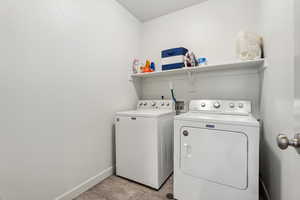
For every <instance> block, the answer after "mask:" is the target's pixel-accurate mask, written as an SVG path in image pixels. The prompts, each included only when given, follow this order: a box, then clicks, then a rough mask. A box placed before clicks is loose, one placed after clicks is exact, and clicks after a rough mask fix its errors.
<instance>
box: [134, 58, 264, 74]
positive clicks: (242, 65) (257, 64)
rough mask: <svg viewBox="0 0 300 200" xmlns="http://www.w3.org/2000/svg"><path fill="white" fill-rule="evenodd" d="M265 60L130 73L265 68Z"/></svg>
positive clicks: (178, 72) (174, 72)
mask: <svg viewBox="0 0 300 200" xmlns="http://www.w3.org/2000/svg"><path fill="white" fill-rule="evenodd" d="M266 67H267V66H266V64H265V60H264V59H259V60H252V61H237V62H231V63H223V64H216V65H206V66H203V67H188V68H181V69H174V70H169V71H159V72H150V73H139V74H132V75H131V77H132V78H151V77H159V76H170V75H178V74H185V73H188V74H190V73H201V72H208V71H221V70H235V69H236V70H239V69H246V68H255V69H257V70H259V71H260V70H263V69H264V68H266Z"/></svg>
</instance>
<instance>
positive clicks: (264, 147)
mask: <svg viewBox="0 0 300 200" xmlns="http://www.w3.org/2000/svg"><path fill="white" fill-rule="evenodd" d="M263 130H264V127H263V123H262V126H261V142H260V147H261V148H260V174H261V175H262V179H263V181H264V182H265V184H266V186H267V188H268V192H270V191H273V193H270V196H271V199H272V200H278V199H280V198H281V190H282V180H281V174H282V166H281V161H280V158H279V157H278V155H276V152H274V149H273V148H272V146H271V144H269V143H268V141H267V139H266V137H265V136H266V133H264V131H263ZM270 187H272V190H270Z"/></svg>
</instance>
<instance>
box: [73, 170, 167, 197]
mask: <svg viewBox="0 0 300 200" xmlns="http://www.w3.org/2000/svg"><path fill="white" fill-rule="evenodd" d="M172 192H173V178H172V177H171V178H169V180H168V181H167V182H166V183H165V184H164V185H163V187H162V188H161V189H160V190H159V191H156V190H152V189H150V188H148V187H145V186H143V185H139V184H137V183H133V182H130V181H128V180H126V179H122V178H119V177H117V176H111V177H109V178H107V179H105V180H104V181H103V182H101V183H99V184H98V185H96V186H95V187H93V188H91V189H90V190H88V191H87V192H85V193H83V194H81V195H80V196H79V197H77V198H75V199H74V200H167V197H166V195H167V194H168V193H172Z"/></svg>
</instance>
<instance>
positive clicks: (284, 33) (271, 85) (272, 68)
mask: <svg viewBox="0 0 300 200" xmlns="http://www.w3.org/2000/svg"><path fill="white" fill-rule="evenodd" d="M293 3H294V0H287V1H273V0H262V1H261V10H260V14H261V15H260V25H261V30H262V35H263V37H264V45H265V51H266V57H267V61H268V65H269V67H268V69H267V70H266V71H265V73H264V80H263V90H262V94H263V96H262V106H261V113H262V116H263V119H264V130H263V131H264V133H263V136H262V137H263V140H262V146H261V153H262V154H261V173H262V174H263V177H264V179H265V181H266V183H267V185H268V187H269V189H270V193H271V199H272V200H287V199H288V200H292V199H293V198H291V196H289V195H290V194H291V193H293V192H295V191H293V187H291V185H290V184H292V183H293V181H292V180H288V179H289V178H291V177H292V176H289V174H290V173H295V171H290V170H289V169H288V168H287V166H288V165H289V164H290V162H291V160H288V159H287V158H288V157H289V156H288V153H291V154H292V155H296V154H295V152H294V150H293V148H290V149H288V150H286V151H281V150H280V149H279V148H278V147H277V144H276V137H277V135H278V134H279V133H285V134H289V137H292V136H293V135H294V132H293V123H292V122H293V116H292V113H293V100H294V45H293V44H294V15H293V13H294V12H293V11H294V4H293ZM294 189H295V188H294ZM298 198H299V197H298Z"/></svg>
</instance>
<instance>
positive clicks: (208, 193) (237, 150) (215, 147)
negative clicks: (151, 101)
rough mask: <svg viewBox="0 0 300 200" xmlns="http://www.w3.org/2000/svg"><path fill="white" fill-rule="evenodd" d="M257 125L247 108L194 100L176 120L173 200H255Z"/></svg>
mask: <svg viewBox="0 0 300 200" xmlns="http://www.w3.org/2000/svg"><path fill="white" fill-rule="evenodd" d="M258 189H259V122H258V121H257V120H256V119H255V117H253V115H252V114H251V102H249V101H226V100H194V101H191V102H190V105H189V112H188V113H186V114H183V115H178V116H176V117H175V120H174V197H175V198H176V199H178V200H220V199H222V200H258V199H259V192H258Z"/></svg>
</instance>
